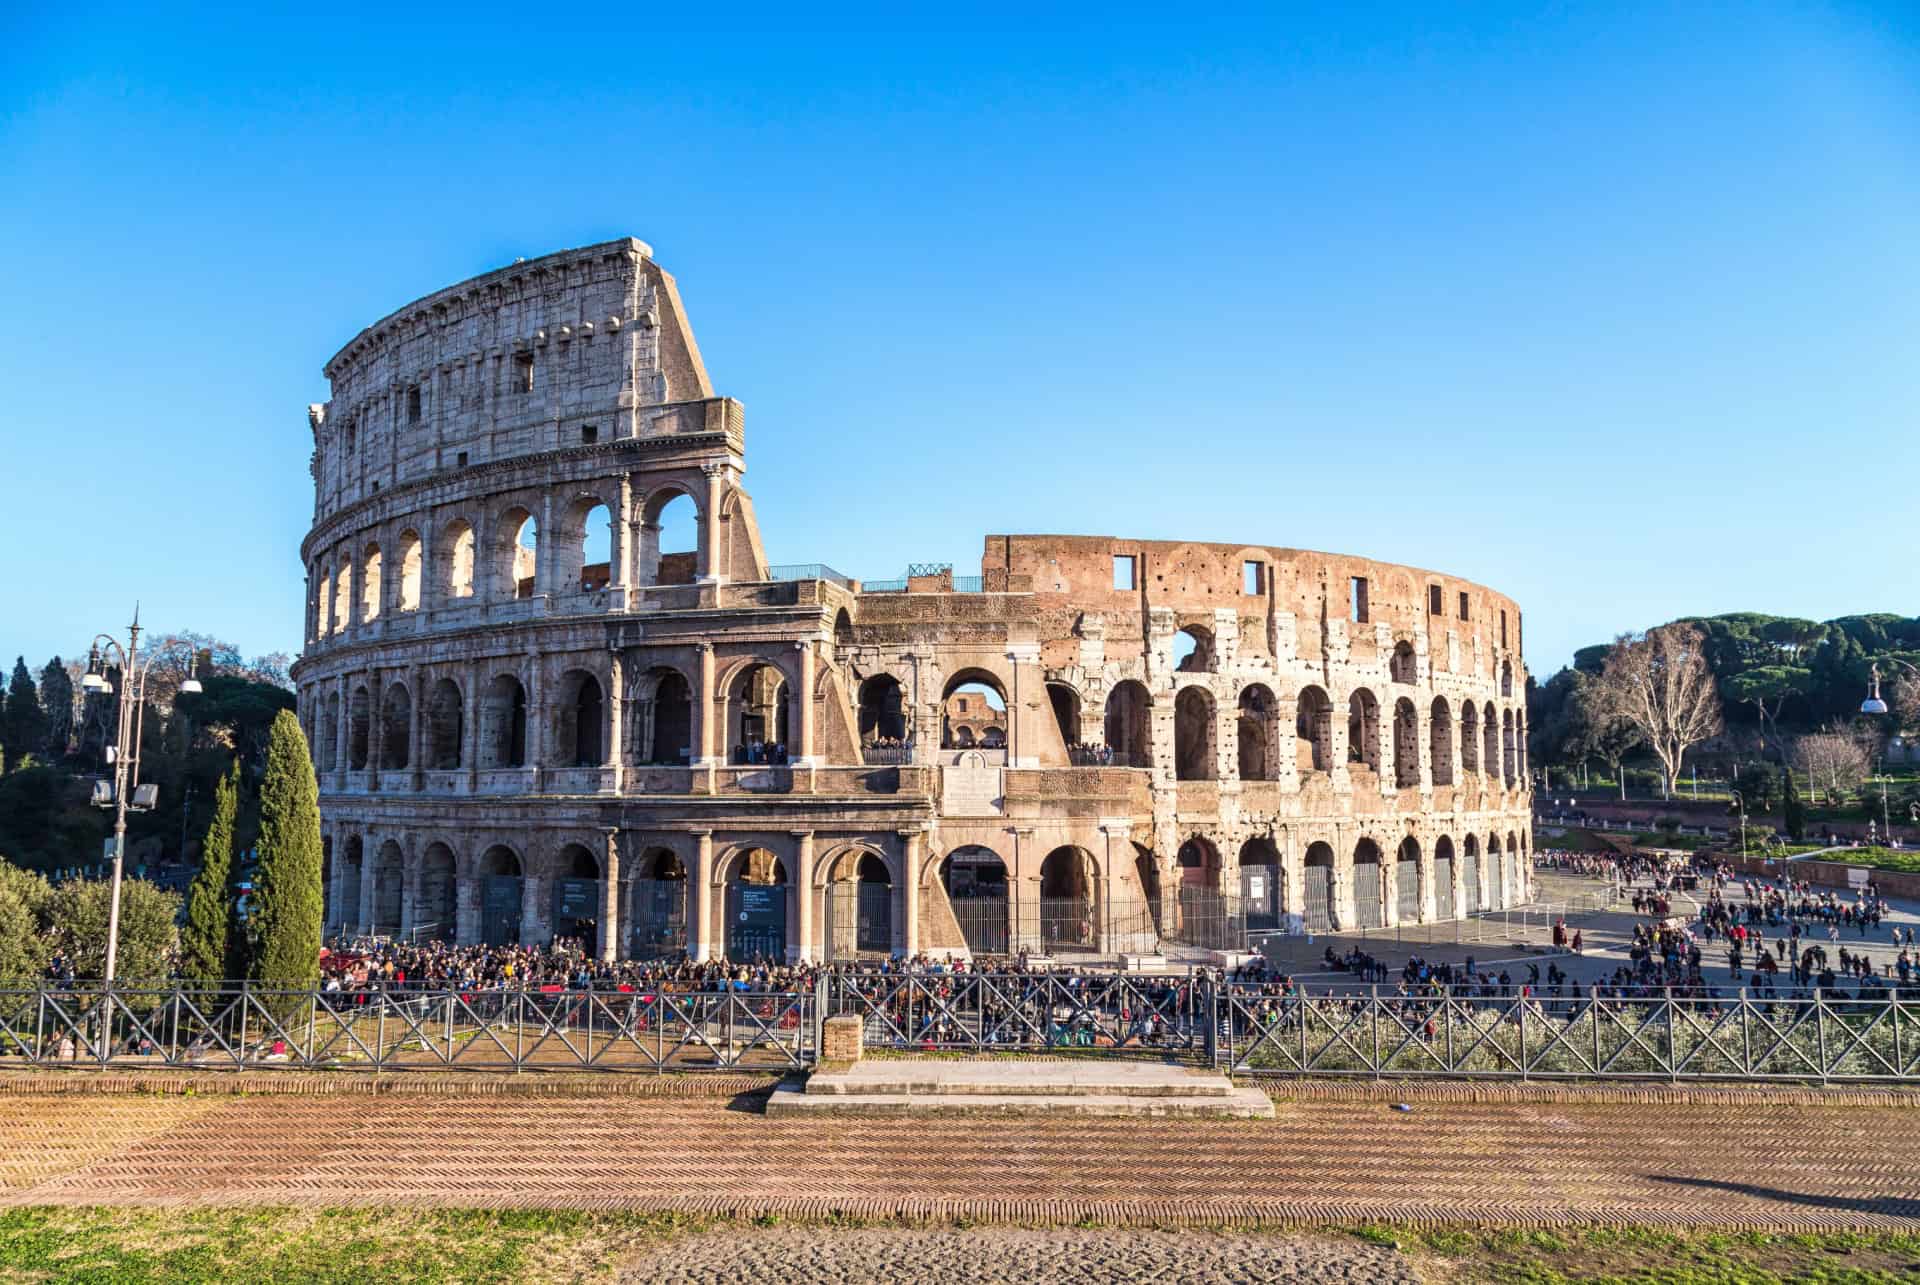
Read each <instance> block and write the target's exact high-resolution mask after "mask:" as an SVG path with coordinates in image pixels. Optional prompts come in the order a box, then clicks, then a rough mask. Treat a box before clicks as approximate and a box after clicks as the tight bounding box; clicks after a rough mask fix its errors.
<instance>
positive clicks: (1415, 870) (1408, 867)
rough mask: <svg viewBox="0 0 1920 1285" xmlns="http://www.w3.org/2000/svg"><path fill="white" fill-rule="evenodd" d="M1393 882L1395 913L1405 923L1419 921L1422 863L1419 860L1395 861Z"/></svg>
mask: <svg viewBox="0 0 1920 1285" xmlns="http://www.w3.org/2000/svg"><path fill="white" fill-rule="evenodd" d="M1393 882H1394V889H1393V894H1394V896H1393V905H1394V913H1395V914H1396V915H1397V916H1398V917H1399V920H1400V922H1401V923H1403V924H1412V923H1418V922H1419V920H1420V863H1419V862H1418V861H1396V862H1394V863H1393Z"/></svg>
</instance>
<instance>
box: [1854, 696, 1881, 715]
mask: <svg viewBox="0 0 1920 1285" xmlns="http://www.w3.org/2000/svg"><path fill="white" fill-rule="evenodd" d="M1860 712H1861V713H1862V714H1884V713H1886V712H1887V703H1886V702H1885V701H1883V700H1881V699H1880V694H1879V693H1878V692H1877V691H1876V692H1875V693H1874V694H1873V695H1871V696H1869V697H1867V698H1866V699H1865V700H1863V701H1861V702H1860Z"/></svg>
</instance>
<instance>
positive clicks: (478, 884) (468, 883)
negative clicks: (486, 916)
mask: <svg viewBox="0 0 1920 1285" xmlns="http://www.w3.org/2000/svg"><path fill="white" fill-rule="evenodd" d="M483 888H484V884H483V882H482V877H481V876H480V875H477V874H473V873H471V871H469V873H467V874H464V875H456V876H455V877H454V881H453V924H454V927H453V935H454V944H455V945H459V946H471V945H474V944H475V943H477V942H478V941H479V940H480V898H481V896H482V892H483Z"/></svg>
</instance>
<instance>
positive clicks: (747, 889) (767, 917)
mask: <svg viewBox="0 0 1920 1285" xmlns="http://www.w3.org/2000/svg"><path fill="white" fill-rule="evenodd" d="M739 913H740V922H741V923H743V924H746V925H747V926H749V927H753V928H785V927H786V926H787V898H786V889H784V888H780V887H777V886H755V885H753V884H742V885H741V886H740V911H739Z"/></svg>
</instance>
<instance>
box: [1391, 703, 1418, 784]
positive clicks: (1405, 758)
mask: <svg viewBox="0 0 1920 1285" xmlns="http://www.w3.org/2000/svg"><path fill="white" fill-rule="evenodd" d="M1393 784H1394V787H1395V788H1396V789H1401V790H1411V789H1415V788H1417V787H1418V786H1419V784H1420V715H1419V714H1418V713H1416V712H1415V711H1414V708H1413V702H1412V701H1410V700H1408V699H1407V698H1406V697H1404V696H1402V697H1401V698H1400V699H1399V700H1396V701H1395V702H1394V703H1393Z"/></svg>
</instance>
